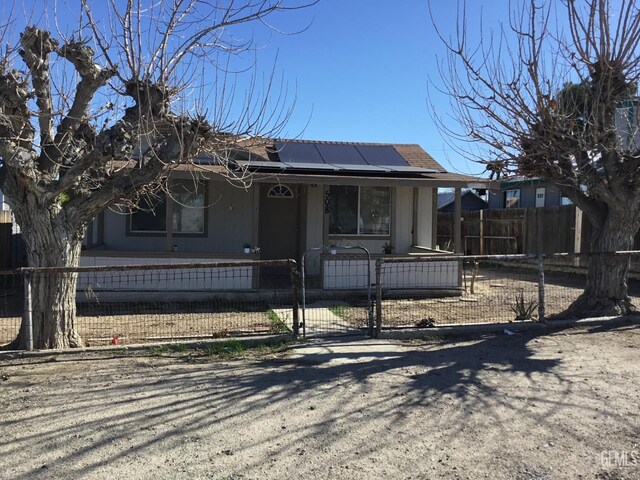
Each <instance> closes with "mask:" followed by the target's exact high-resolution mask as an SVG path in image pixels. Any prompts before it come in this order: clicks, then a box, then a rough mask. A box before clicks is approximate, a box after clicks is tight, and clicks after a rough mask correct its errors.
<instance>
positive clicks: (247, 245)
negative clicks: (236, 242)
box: [242, 242, 251, 248]
mask: <svg viewBox="0 0 640 480" xmlns="http://www.w3.org/2000/svg"><path fill="white" fill-rule="evenodd" d="M242 248H251V244H250V243H249V242H244V245H243V246H242Z"/></svg>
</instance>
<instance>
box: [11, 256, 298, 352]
mask: <svg viewBox="0 0 640 480" xmlns="http://www.w3.org/2000/svg"><path fill="white" fill-rule="evenodd" d="M296 271H297V266H296V263H295V262H294V261H292V260H276V261H249V262H247V261H243V262H229V263H201V264H183V265H179V264H173V265H138V266H106V267H78V268H68V269H37V268H28V269H22V270H21V272H20V275H18V274H14V275H6V276H3V277H1V278H5V282H6V283H11V281H14V282H15V283H16V287H14V288H7V289H3V294H2V300H4V301H3V304H2V308H3V310H2V312H1V314H2V317H1V318H2V328H1V329H0V335H1V337H0V342H2V343H6V342H9V341H11V340H12V339H13V338H15V337H16V335H17V333H18V330H19V325H20V317H21V316H24V317H25V318H26V317H27V316H33V317H34V318H32V319H31V321H32V323H33V328H32V331H33V342H34V343H35V344H36V345H39V344H42V343H43V341H42V340H43V338H42V337H43V336H46V335H47V330H46V328H44V327H43V328H39V325H38V321H39V315H38V311H37V308H38V301H39V298H40V299H41V298H43V297H44V296H45V295H47V294H48V293H47V292H56V291H57V290H58V289H56V288H53V289H52V285H60V284H61V283H62V276H69V275H75V276H77V290H76V292H77V293H76V304H75V306H76V315H75V320H74V323H75V328H76V331H77V332H78V334H79V335H80V337H81V338H82V339H83V342H84V343H85V344H86V345H89V346H96V345H106V344H118V345H123V344H133V343H141V342H160V341H177V340H181V341H185V340H198V339H205V338H216V337H234V336H241V335H273V334H285V333H290V334H297V329H298V326H299V321H298V319H297V314H298V309H297V298H298V296H299V295H298V292H297V290H296V288H297V281H295V280H293V281H292V278H294V279H295V277H296V276H297V273H296ZM285 277H287V278H288V281H286V282H285V281H283V279H284V278H285ZM17 280H22V283H25V281H26V283H27V285H28V288H27V285H25V286H24V290H25V291H29V292H30V295H29V294H26V295H23V294H22V291H23V288H22V285H18V282H17ZM29 296H30V297H31V298H28V297H29ZM25 298H27V300H26V301H25ZM24 305H31V309H32V310H31V311H29V312H28V310H29V308H28V307H27V308H24ZM64 309H65V306H64V305H61V306H60V310H61V311H59V312H52V314H53V315H58V316H60V317H64V316H65V314H66V312H64V311H63V310H64ZM23 314H24V315H23Z"/></svg>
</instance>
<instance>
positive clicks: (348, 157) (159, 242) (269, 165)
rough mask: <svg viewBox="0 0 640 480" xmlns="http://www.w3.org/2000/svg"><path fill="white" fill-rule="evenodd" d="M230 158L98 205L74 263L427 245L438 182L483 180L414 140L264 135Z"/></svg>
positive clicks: (402, 249) (297, 255)
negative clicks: (160, 189)
mask: <svg viewBox="0 0 640 480" xmlns="http://www.w3.org/2000/svg"><path fill="white" fill-rule="evenodd" d="M229 167H230V170H229V169H226V168H224V169H223V168H221V167H220V166H219V165H207V164H206V162H200V163H199V164H197V165H196V166H195V167H193V166H192V167H190V168H189V169H187V168H184V169H182V170H177V171H175V172H174V173H173V176H172V178H171V181H170V184H169V191H170V194H169V195H165V194H162V195H159V196H157V197H156V198H154V199H151V200H149V201H148V202H147V205H144V206H143V208H141V209H139V210H137V211H133V212H123V211H120V212H116V211H106V212H104V213H103V214H101V215H100V216H99V217H98V218H97V219H96V221H94V222H93V224H92V225H91V226H90V228H89V230H88V232H87V238H86V241H85V250H84V251H83V257H82V265H122V264H162V263H190V262H217V261H221V262H242V261H246V260H248V259H261V260H270V259H287V258H292V259H295V260H297V261H300V260H301V258H302V256H303V254H304V253H305V252H309V253H310V252H317V254H318V255H322V252H319V251H318V250H316V249H317V248H318V247H322V246H329V245H338V246H354V245H358V246H362V247H365V248H366V249H367V250H369V252H371V254H372V258H373V260H375V258H376V257H377V256H379V255H382V254H383V250H384V249H385V246H386V247H387V250H388V249H389V246H391V247H392V252H393V254H394V255H418V254H423V255H428V254H436V253H437V252H436V251H435V250H434V249H435V233H436V229H435V220H436V211H437V189H438V187H448V188H451V187H454V188H457V189H458V191H459V189H460V188H469V187H476V188H478V187H479V186H480V187H481V186H483V185H482V180H479V179H477V178H474V177H468V176H464V175H458V174H451V173H448V172H446V171H445V169H444V168H443V167H442V166H441V165H439V164H438V163H437V162H436V161H435V160H434V159H433V158H432V157H431V156H430V155H429V154H428V153H427V152H425V151H424V150H423V149H422V148H421V147H419V146H418V145H391V144H365V143H336V142H311V141H300V140H289V141H285V140H283V141H272V142H265V144H264V146H261V147H252V148H251V149H248V150H247V151H239V152H236V153H235V154H234V157H233V159H232V160H231V161H230V163H229ZM230 173H231V176H232V177H234V178H235V180H234V179H231V180H230V179H229V175H230ZM240 177H241V179H242V180H243V181H242V182H240V181H239V180H238V179H239V178H240ZM247 246H250V248H251V250H250V252H251V253H248V254H247V253H245V247H247ZM313 265H315V266H313V267H311V268H312V269H314V268H315V269H316V270H318V269H323V268H325V267H326V262H325V263H324V266H323V262H316V263H313ZM311 273H315V274H319V273H321V272H319V271H315V272H311ZM250 285H251V282H250V283H249V284H247V285H245V287H249V286H250ZM253 285H254V286H255V282H253ZM324 286H325V288H327V287H328V285H327V284H326V282H325V285H324Z"/></svg>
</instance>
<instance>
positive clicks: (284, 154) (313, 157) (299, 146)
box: [275, 142, 326, 164]
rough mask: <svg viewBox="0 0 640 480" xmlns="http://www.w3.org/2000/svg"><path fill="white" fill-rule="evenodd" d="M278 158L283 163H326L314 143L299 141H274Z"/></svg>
mask: <svg viewBox="0 0 640 480" xmlns="http://www.w3.org/2000/svg"><path fill="white" fill-rule="evenodd" d="M275 145H276V149H277V150H278V156H279V157H280V160H281V161H283V162H285V163H290V164H294V163H326V162H325V161H324V159H323V158H322V156H321V155H320V153H319V152H318V150H317V149H316V146H315V144H313V143H301V142H289V143H285V142H275Z"/></svg>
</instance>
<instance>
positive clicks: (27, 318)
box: [23, 272, 33, 351]
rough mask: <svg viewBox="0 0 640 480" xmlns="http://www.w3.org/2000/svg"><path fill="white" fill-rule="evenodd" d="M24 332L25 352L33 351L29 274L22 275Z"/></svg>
mask: <svg viewBox="0 0 640 480" xmlns="http://www.w3.org/2000/svg"><path fill="white" fill-rule="evenodd" d="M23 316H24V332H25V336H26V338H25V340H26V344H27V350H29V351H32V350H33V305H32V301H31V274H30V273H29V272H25V274H24V312H23Z"/></svg>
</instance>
